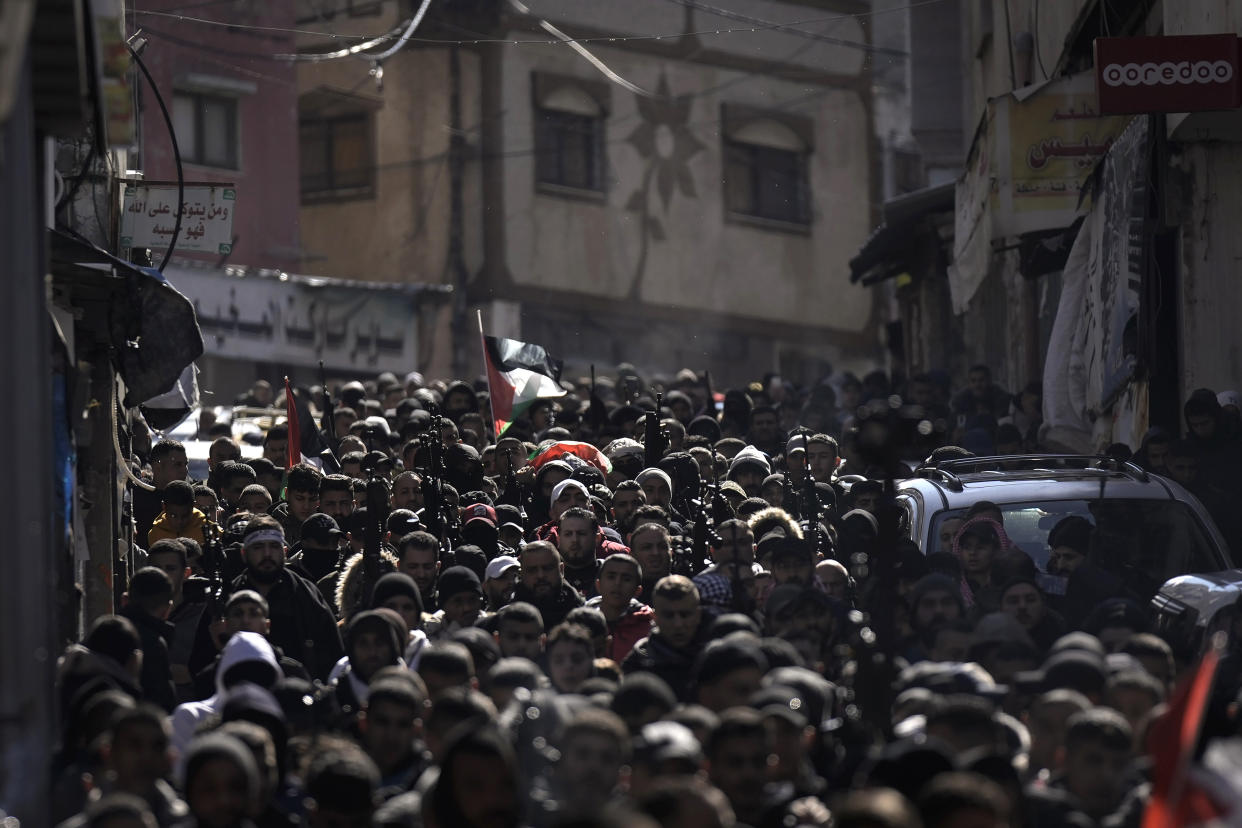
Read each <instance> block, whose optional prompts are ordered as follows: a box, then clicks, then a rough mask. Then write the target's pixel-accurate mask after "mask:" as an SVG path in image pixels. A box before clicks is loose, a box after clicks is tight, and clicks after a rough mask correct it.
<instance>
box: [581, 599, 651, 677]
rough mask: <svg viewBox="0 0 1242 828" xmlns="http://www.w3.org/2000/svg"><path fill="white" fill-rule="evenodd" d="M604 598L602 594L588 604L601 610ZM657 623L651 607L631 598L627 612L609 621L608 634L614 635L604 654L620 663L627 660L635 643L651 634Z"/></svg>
mask: <svg viewBox="0 0 1242 828" xmlns="http://www.w3.org/2000/svg"><path fill="white" fill-rule="evenodd" d="M602 602H603V599H602V598H601V597H600V596H598V595H597V596H595V597H594V598H591V599H588V600H587V602H586V605H587V606H588V607H592V608H594V609H598V610H600V611H601V612H602V611H603V607H601V606H600V604H601V603H602ZM654 624H655V612H654V611H653V610H652V609H651V607H649V606H647V605H646V604H644V603H643V602H642V601H639V600H638V599H637V598H631V599H630V605H629V606H628V607H626V608H625V612H623V613H621V615H620V617H618V618H617V620H616V621H609V622H608V634H609V635H611V636H612V641H610V642H609V643H608V649H607V650H606V651H605V652H604V655H605V656H606V657H608V658H611V659H612V660H613V661H615V662H617V664H620V663H621V662H623V661H625V657H626V656H628V655H629V654H630V650H633V649H634V645H635V644H637V643H638V642H639V641H642V640H643V639H644V638H646V637H647V636H649V635H650V634H651V627H652V625H654Z"/></svg>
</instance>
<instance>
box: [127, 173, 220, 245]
mask: <svg viewBox="0 0 1242 828" xmlns="http://www.w3.org/2000/svg"><path fill="white" fill-rule="evenodd" d="M236 200H237V191H236V190H235V189H233V187H232V185H227V184H208V185H201V184H194V185H190V184H187V185H186V187H185V198H183V199H182V201H181V232H180V234H179V235H178V236H177V249H178V250H182V251H193V252H198V253H221V254H223V253H231V252H232V251H233V205H234V204H235V203H236ZM176 206H177V185H176V184H138V183H126V185H125V198H124V202H123V206H122V210H121V245H120V246H121V247H122V248H124V249H130V250H132V249H135V248H137V249H142V248H144V247H146V248H150V249H152V250H166V249H167V248H168V244H169V241H170V240H171V239H172V236H173V231H174V230H175V229H176V226H177V214H176V212H174V210H175V209H176Z"/></svg>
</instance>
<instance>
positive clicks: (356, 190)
mask: <svg viewBox="0 0 1242 828" xmlns="http://www.w3.org/2000/svg"><path fill="white" fill-rule="evenodd" d="M299 138H300V142H299V143H300V147H299V148H300V151H301V152H300V156H301V165H302V200H303V201H308V200H309V201H316V200H323V199H332V198H365V197H370V196H373V195H374V194H375V192H374V191H375V156H374V151H373V147H374V137H373V129H372V119H371V114H370V113H369V112H354V113H349V114H345V115H333V116H332V117H307V116H306V115H303V117H302V119H301V121H300V123H299Z"/></svg>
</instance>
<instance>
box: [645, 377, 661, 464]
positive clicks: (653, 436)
mask: <svg viewBox="0 0 1242 828" xmlns="http://www.w3.org/2000/svg"><path fill="white" fill-rule="evenodd" d="M663 403H664V394H662V393H657V394H656V403H655V410H654V411H648V412H647V418H646V420H645V421H644V422H643V426H644V430H643V462H644V463H646V468H649V469H651V468H655V467H656V466H657V465H658V464H659V462H660V458H661V457H663V456H664V432H663V431H661V430H660V407H661V406H662V405H663Z"/></svg>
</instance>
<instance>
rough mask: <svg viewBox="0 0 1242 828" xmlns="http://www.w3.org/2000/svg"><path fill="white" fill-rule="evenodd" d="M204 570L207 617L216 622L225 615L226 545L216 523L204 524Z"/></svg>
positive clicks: (207, 522) (208, 522)
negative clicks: (205, 576) (205, 575)
mask: <svg viewBox="0 0 1242 828" xmlns="http://www.w3.org/2000/svg"><path fill="white" fill-rule="evenodd" d="M203 569H204V570H205V571H206V574H207V594H206V599H207V608H206V610H205V611H206V612H207V617H208V618H210V619H212V620H215V619H217V618H219V617H221V616H222V615H223V614H224V604H225V600H226V597H225V594H224V543H223V542H222V540H221V538H220V527H219V526H217V525H216V524H215V522H214V521H210V520H208V521H206V522H205V523H204V524H203Z"/></svg>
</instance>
